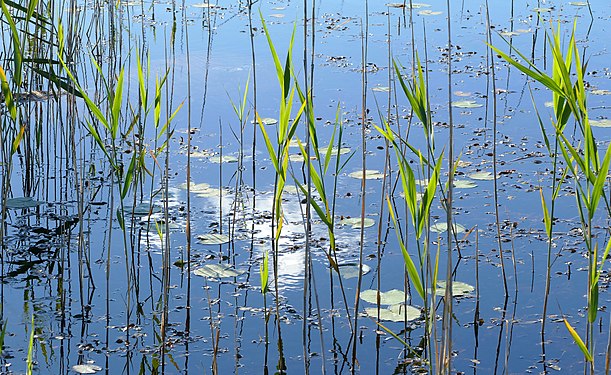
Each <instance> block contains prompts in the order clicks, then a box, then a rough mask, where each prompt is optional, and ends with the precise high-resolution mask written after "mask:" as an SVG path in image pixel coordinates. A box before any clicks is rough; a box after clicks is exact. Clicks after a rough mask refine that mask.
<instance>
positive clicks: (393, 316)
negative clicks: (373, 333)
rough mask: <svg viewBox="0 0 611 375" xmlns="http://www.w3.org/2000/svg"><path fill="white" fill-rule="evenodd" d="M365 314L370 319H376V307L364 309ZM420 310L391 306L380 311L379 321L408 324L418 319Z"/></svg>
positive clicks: (406, 306)
mask: <svg viewBox="0 0 611 375" xmlns="http://www.w3.org/2000/svg"><path fill="white" fill-rule="evenodd" d="M365 313H367V315H368V316H370V317H371V318H377V316H378V309H377V307H370V308H367V309H365ZM420 315H421V313H420V310H419V309H417V308H415V307H413V306H409V305H404V304H398V305H392V306H390V307H389V308H387V309H380V319H381V320H388V321H391V322H409V321H412V320H416V319H418V318H420Z"/></svg>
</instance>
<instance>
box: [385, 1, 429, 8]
mask: <svg viewBox="0 0 611 375" xmlns="http://www.w3.org/2000/svg"><path fill="white" fill-rule="evenodd" d="M386 6H387V7H389V8H407V9H409V8H410V5H409V2H407V3H388V4H386ZM425 7H430V5H429V4H422V3H412V5H411V8H412V9H418V8H425Z"/></svg>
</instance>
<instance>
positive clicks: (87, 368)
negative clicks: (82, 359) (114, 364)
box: [72, 364, 102, 374]
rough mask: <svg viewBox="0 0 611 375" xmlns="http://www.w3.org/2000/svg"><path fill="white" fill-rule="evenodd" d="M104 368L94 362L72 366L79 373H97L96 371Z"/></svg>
mask: <svg viewBox="0 0 611 375" xmlns="http://www.w3.org/2000/svg"><path fill="white" fill-rule="evenodd" d="M100 370H102V368H101V367H100V366H96V365H93V364H82V365H74V366H72V371H74V372H76V373H79V374H95V373H96V372H98V371H100Z"/></svg>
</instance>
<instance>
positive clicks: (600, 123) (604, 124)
mask: <svg viewBox="0 0 611 375" xmlns="http://www.w3.org/2000/svg"><path fill="white" fill-rule="evenodd" d="M590 126H594V127H597V128H611V119H603V120H590Z"/></svg>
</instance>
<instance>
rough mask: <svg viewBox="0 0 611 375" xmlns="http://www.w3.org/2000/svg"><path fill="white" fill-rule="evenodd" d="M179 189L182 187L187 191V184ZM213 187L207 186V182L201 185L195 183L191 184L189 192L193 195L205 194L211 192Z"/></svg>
mask: <svg viewBox="0 0 611 375" xmlns="http://www.w3.org/2000/svg"><path fill="white" fill-rule="evenodd" d="M178 187H180V188H181V189H185V190H187V183H186V182H185V183H183V184H180V185H178ZM210 188H211V186H210V184H207V183H205V182H201V183H195V182H191V183H190V184H189V191H190V192H191V193H201V192H205V191H208V190H210Z"/></svg>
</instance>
